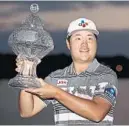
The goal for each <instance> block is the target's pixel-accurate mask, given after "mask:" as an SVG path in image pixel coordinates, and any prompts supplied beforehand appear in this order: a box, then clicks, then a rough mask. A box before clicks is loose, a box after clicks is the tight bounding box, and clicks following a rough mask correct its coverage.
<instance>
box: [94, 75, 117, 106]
mask: <svg viewBox="0 0 129 126" xmlns="http://www.w3.org/2000/svg"><path fill="white" fill-rule="evenodd" d="M117 89H118V79H117V76H114V75H112V74H105V75H101V76H100V77H99V81H98V83H97V85H96V88H95V92H94V97H96V96H98V97H102V98H104V99H106V100H108V102H109V103H110V104H111V105H113V106H114V105H115V104H116V97H117V94H118V90H117Z"/></svg>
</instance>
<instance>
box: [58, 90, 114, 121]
mask: <svg viewBox="0 0 129 126" xmlns="http://www.w3.org/2000/svg"><path fill="white" fill-rule="evenodd" d="M55 99H57V100H58V101H59V102H60V103H62V104H63V105H65V106H66V107H68V108H69V109H70V110H72V111H73V112H75V113H77V114H78V115H80V116H82V117H84V118H87V119H89V120H92V121H95V122H99V121H101V120H102V119H103V118H104V117H105V115H106V114H107V113H108V112H109V110H110V108H111V106H112V105H111V104H110V103H109V102H108V101H107V100H105V99H103V98H100V97H97V96H96V97H94V98H93V100H88V99H83V98H79V97H77V96H74V95H72V94H69V93H67V92H65V91H63V90H62V89H59V88H58V89H57V93H56V95H55Z"/></svg>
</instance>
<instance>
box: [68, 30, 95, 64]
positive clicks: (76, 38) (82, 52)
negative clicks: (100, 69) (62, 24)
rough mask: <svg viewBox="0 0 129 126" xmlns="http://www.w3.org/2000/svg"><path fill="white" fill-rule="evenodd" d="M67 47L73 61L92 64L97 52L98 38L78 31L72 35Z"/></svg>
mask: <svg viewBox="0 0 129 126" xmlns="http://www.w3.org/2000/svg"><path fill="white" fill-rule="evenodd" d="M67 47H68V49H69V50H70V52H71V56H72V59H73V61H78V62H90V61H92V60H93V59H94V57H95V55H96V50H97V43H96V38H95V36H94V34H93V33H91V32H89V31H77V32H75V33H73V34H72V36H71V38H70V42H68V41H67Z"/></svg>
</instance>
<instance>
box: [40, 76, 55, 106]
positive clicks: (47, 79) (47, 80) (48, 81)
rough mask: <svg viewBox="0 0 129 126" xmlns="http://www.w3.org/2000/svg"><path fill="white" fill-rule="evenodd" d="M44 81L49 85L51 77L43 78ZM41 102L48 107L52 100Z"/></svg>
mask: <svg viewBox="0 0 129 126" xmlns="http://www.w3.org/2000/svg"><path fill="white" fill-rule="evenodd" d="M44 81H45V82H47V83H51V77H50V76H47V77H45V79H44ZM42 101H43V102H44V103H45V104H46V106H48V105H49V104H50V103H53V99H45V100H44V99H42Z"/></svg>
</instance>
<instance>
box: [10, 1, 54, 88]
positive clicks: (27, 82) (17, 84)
mask: <svg viewBox="0 0 129 126" xmlns="http://www.w3.org/2000/svg"><path fill="white" fill-rule="evenodd" d="M30 10H31V14H30V15H29V16H28V17H27V18H26V19H25V21H24V22H23V23H22V24H21V26H20V27H19V28H17V29H16V30H14V31H13V33H12V34H11V35H10V36H9V39H8V44H9V46H11V48H12V50H13V52H14V53H15V54H16V55H17V59H18V60H22V61H25V60H27V61H31V64H29V65H28V64H27V63H24V62H23V64H22V67H21V69H20V72H19V73H18V74H17V75H16V76H15V77H14V78H12V79H10V80H9V83H8V84H9V86H10V87H14V88H20V89H25V88H37V87H40V83H39V81H37V79H36V77H37V75H36V67H37V65H38V64H39V63H40V62H41V59H42V58H43V57H44V56H46V55H47V54H48V53H49V52H50V51H52V50H53V49H54V44H53V40H52V37H51V36H50V34H49V33H48V32H47V31H46V30H44V24H43V22H42V20H41V19H40V18H39V16H38V15H37V12H38V11H39V6H38V4H35V3H34V4H32V5H31V6H30Z"/></svg>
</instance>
